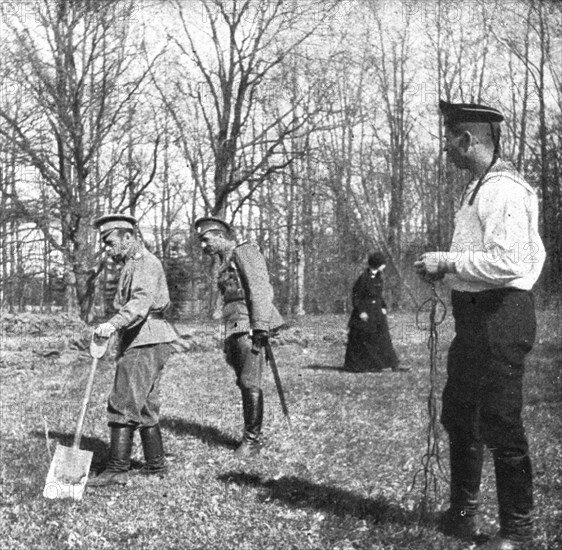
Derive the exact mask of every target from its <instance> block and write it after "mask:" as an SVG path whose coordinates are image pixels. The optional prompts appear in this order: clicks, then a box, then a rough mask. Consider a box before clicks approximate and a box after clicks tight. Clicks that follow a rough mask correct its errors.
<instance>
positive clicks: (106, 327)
mask: <svg viewBox="0 0 562 550" xmlns="http://www.w3.org/2000/svg"><path fill="white" fill-rule="evenodd" d="M115 330H116V329H115V327H114V326H113V325H112V324H111V323H102V324H101V325H98V326H97V327H96V328H95V330H94V334H95V335H96V336H99V337H100V338H109V337H110V336H111V335H112V334H113V333H114V332H115Z"/></svg>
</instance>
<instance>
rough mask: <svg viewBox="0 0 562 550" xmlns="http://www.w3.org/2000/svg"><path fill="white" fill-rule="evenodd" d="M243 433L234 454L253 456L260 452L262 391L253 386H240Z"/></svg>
mask: <svg viewBox="0 0 562 550" xmlns="http://www.w3.org/2000/svg"><path fill="white" fill-rule="evenodd" d="M242 409H243V411H244V435H243V437H242V443H241V444H240V445H239V447H238V448H237V449H236V451H235V452H234V454H235V455H236V456H240V457H244V456H254V455H256V454H258V453H259V452H260V441H259V439H260V432H261V425H262V421H263V392H262V390H260V389H255V388H242Z"/></svg>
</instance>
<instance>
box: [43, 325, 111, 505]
mask: <svg viewBox="0 0 562 550" xmlns="http://www.w3.org/2000/svg"><path fill="white" fill-rule="evenodd" d="M107 344H108V338H103V339H102V338H99V339H98V338H96V337H95V336H94V337H92V341H91V342H90V355H91V356H92V358H93V359H92V366H91V367H90V375H89V377H88V384H87V385H86V392H85V394H84V399H83V400H82V406H81V407H80V414H79V415H78V420H77V422H76V428H75V430H74V441H73V443H72V447H65V446H64V445H61V444H60V443H59V444H57V448H56V449H55V454H54V456H53V460H52V461H51V467H50V468H49V473H48V474H47V480H46V481H45V487H44V489H43V496H44V497H45V498H50V499H56V498H72V499H74V500H81V499H82V495H83V494H84V488H85V486H86V482H87V481H88V472H89V471H90V464H91V462H92V456H93V454H94V453H92V452H91V451H82V450H80V440H81V439H82V429H83V426H84V417H85V416H86V411H87V410H88V403H89V401H90V395H91V393H92V386H93V385H94V375H95V373H96V368H97V366H98V359H100V358H101V357H103V356H104V355H105V352H106V351H107Z"/></svg>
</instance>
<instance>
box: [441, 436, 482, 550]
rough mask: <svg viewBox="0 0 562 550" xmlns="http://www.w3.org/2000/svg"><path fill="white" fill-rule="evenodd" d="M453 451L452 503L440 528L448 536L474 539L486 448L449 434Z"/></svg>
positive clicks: (451, 454)
mask: <svg viewBox="0 0 562 550" xmlns="http://www.w3.org/2000/svg"><path fill="white" fill-rule="evenodd" d="M449 449H450V462H451V497H450V502H451V503H450V507H449V509H448V510H447V511H446V512H445V513H444V514H443V516H442V518H441V525H440V527H441V530H442V531H443V533H445V534H446V535H450V536H455V537H458V538H461V539H465V540H471V539H474V538H475V537H478V535H479V531H478V527H477V523H476V513H477V511H478V494H479V490H480V478H481V475H482V464H483V459H484V446H483V444H481V443H474V442H472V443H468V442H467V441H465V440H464V439H463V438H460V437H457V436H454V435H451V434H449Z"/></svg>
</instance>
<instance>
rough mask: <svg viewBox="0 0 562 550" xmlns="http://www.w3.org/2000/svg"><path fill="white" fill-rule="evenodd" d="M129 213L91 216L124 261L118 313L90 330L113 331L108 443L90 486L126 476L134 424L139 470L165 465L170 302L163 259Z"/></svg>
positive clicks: (109, 250)
mask: <svg viewBox="0 0 562 550" xmlns="http://www.w3.org/2000/svg"><path fill="white" fill-rule="evenodd" d="M136 224H137V221H136V220H135V218H133V217H132V216H126V215H123V214H109V215H106V216H102V217H100V218H98V219H97V220H95V221H94V226H95V227H96V228H97V229H98V230H99V232H100V237H101V240H102V243H103V246H104V247H105V249H106V251H107V253H108V254H109V255H110V256H111V258H112V260H113V261H114V262H116V263H121V264H123V267H122V269H121V274H120V277H119V283H118V286H117V292H116V295H115V299H114V306H115V309H116V310H117V313H116V314H115V315H114V316H113V317H111V319H109V320H108V321H107V322H105V323H102V324H100V325H99V326H98V327H96V329H95V331H94V334H95V335H96V336H99V337H102V338H109V337H110V336H112V335H113V334H114V333H116V334H117V346H118V347H117V356H116V363H117V364H116V371H115V380H114V383H113V390H112V391H111V394H110V396H109V399H108V404H107V411H108V420H109V428H110V433H111V443H110V452H109V460H108V462H107V465H106V468H105V470H104V471H103V472H102V473H101V474H100V475H98V476H97V477H95V478H93V479H91V480H90V481H89V483H88V485H89V486H90V487H102V486H106V485H114V484H118V485H123V484H125V483H127V480H128V470H129V466H130V461H131V450H132V444H133V434H134V432H135V430H136V429H137V428H138V430H139V433H140V437H141V442H142V447H143V451H144V457H145V460H146V463H145V464H144V466H143V467H142V468H141V470H140V471H139V473H141V474H145V475H153V474H159V475H162V474H163V473H165V471H166V461H165V457H164V449H163V445H162V434H161V432H160V425H159V417H158V415H159V410H160V400H159V383H160V378H161V376H162V370H163V368H164V365H165V363H166V360H167V359H168V356H169V354H170V351H171V346H170V345H169V343H170V342H172V341H174V340H175V339H176V333H175V331H174V330H173V329H172V327H171V326H170V325H169V324H168V322H167V321H166V320H165V319H164V316H163V313H164V311H165V310H166V309H167V308H168V306H169V304H170V297H169V294H168V285H167V283H166V276H165V274H164V269H163V268H162V264H161V262H160V260H158V258H156V256H154V255H153V254H151V253H150V252H149V251H148V250H146V249H145V248H144V247H143V246H142V244H141V242H140V241H138V240H137V238H136V236H135V227H136Z"/></svg>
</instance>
